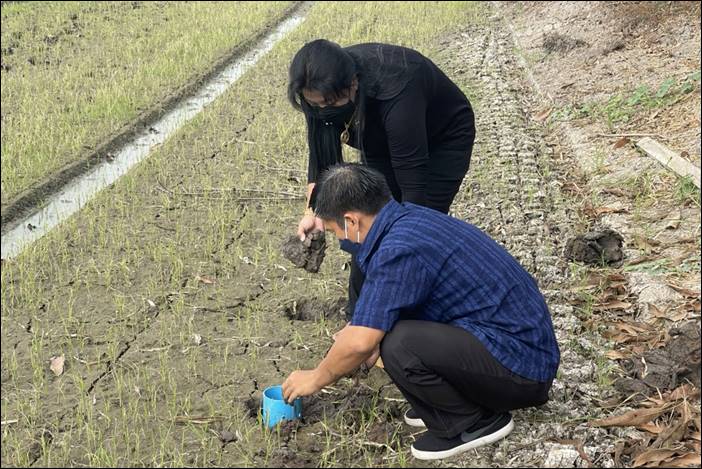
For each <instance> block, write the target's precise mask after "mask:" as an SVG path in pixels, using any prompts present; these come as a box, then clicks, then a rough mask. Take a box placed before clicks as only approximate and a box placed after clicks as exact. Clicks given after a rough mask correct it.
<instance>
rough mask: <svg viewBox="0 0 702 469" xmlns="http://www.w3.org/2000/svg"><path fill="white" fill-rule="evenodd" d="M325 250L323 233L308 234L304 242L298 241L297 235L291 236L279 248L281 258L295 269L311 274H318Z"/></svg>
mask: <svg viewBox="0 0 702 469" xmlns="http://www.w3.org/2000/svg"><path fill="white" fill-rule="evenodd" d="M326 249H327V242H326V240H325V239H324V232H323V231H315V232H313V233H310V234H308V235H307V237H305V240H304V241H300V238H298V237H297V235H294V236H291V237H290V238H289V239H288V240H287V241H285V242H284V243H283V246H282V248H281V250H282V252H283V256H285V258H286V259H288V260H289V261H290V262H292V263H293V264H294V265H295V267H301V268H303V269H305V270H306V271H308V272H312V273H317V272H319V266H320V265H322V261H323V260H324V251H326Z"/></svg>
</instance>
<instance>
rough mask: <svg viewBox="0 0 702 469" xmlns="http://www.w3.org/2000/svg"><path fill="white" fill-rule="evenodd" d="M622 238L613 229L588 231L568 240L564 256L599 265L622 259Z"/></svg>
mask: <svg viewBox="0 0 702 469" xmlns="http://www.w3.org/2000/svg"><path fill="white" fill-rule="evenodd" d="M623 242H624V238H622V235H620V234H619V233H617V232H616V231H614V230H611V229H606V230H602V231H590V232H588V233H585V234H584V235H580V236H576V237H575V238H572V239H570V240H569V241H568V243H567V244H566V247H565V256H566V258H567V259H568V260H573V261H579V262H585V263H587V264H593V265H601V264H603V263H604V264H613V263H615V262H619V261H621V260H622V259H624V252H623V251H622V243H623Z"/></svg>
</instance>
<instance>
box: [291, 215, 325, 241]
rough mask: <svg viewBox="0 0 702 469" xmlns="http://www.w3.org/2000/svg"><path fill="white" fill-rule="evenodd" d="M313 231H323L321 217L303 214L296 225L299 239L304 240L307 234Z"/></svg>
mask: <svg viewBox="0 0 702 469" xmlns="http://www.w3.org/2000/svg"><path fill="white" fill-rule="evenodd" d="M313 231H324V223H322V219H321V218H317V217H315V216H314V215H305V216H304V217H302V220H300V223H298V225H297V235H298V236H299V237H300V241H304V240H305V238H306V237H307V234H308V233H311V232H313Z"/></svg>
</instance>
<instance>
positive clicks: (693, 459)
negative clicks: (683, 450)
mask: <svg viewBox="0 0 702 469" xmlns="http://www.w3.org/2000/svg"><path fill="white" fill-rule="evenodd" d="M665 467H700V453H687V454H683V455H682V456H679V457H676V458H675V459H670V460H667V461H665Z"/></svg>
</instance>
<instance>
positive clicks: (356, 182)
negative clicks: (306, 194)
mask: <svg viewBox="0 0 702 469" xmlns="http://www.w3.org/2000/svg"><path fill="white" fill-rule="evenodd" d="M391 198H392V195H391V192H390V188H389V187H388V183H387V182H386V181H385V176H383V175H382V174H381V173H380V172H378V171H376V170H375V169H372V168H369V167H368V166H364V165H361V164H357V163H342V164H338V165H334V166H332V167H330V168H329V169H327V170H326V171H324V172H323V173H322V174H321V175H320V176H319V179H318V180H317V184H316V185H315V186H314V190H313V191H312V195H311V196H310V206H311V207H312V209H313V210H314V211H315V214H316V215H317V216H318V217H319V218H321V219H323V220H333V221H335V222H336V223H337V224H338V225H339V226H342V225H343V224H344V213H346V212H351V211H356V212H362V213H365V214H366V215H376V214H377V213H378V212H380V210H381V209H382V208H383V207H384V206H385V204H387V203H388V202H389V201H390V199H391Z"/></svg>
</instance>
